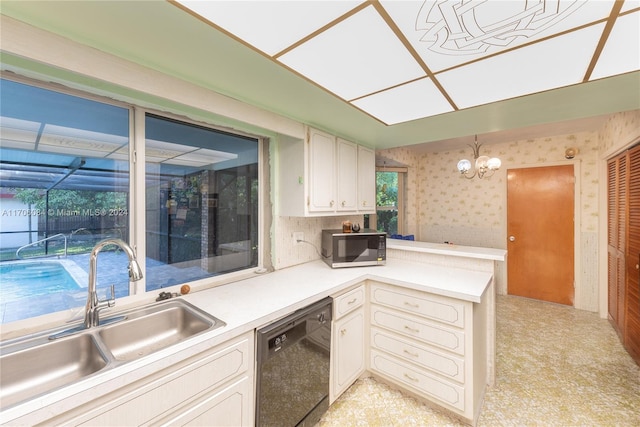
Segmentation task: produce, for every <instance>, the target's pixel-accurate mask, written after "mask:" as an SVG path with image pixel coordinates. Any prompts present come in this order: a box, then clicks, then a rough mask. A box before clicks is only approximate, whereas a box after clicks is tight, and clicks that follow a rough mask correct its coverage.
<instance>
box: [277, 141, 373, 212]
mask: <svg viewBox="0 0 640 427" xmlns="http://www.w3.org/2000/svg"><path fill="white" fill-rule="evenodd" d="M277 152H278V160H277V162H278V163H277V175H278V179H277V182H278V187H277V191H278V209H277V212H278V214H279V215H282V216H332V215H349V214H364V213H375V153H374V151H373V150H371V149H368V148H365V147H362V146H359V145H357V144H355V143H353V142H350V141H346V140H344V139H341V138H336V137H335V136H333V135H330V134H328V133H326V132H322V131H320V130H317V129H312V128H308V130H307V133H306V138H305V140H304V141H302V140H300V139H293V138H287V137H280V138H279V139H278V142H277Z"/></svg>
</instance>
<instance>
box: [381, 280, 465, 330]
mask: <svg viewBox="0 0 640 427" xmlns="http://www.w3.org/2000/svg"><path fill="white" fill-rule="evenodd" d="M371 302H372V303H377V304H382V305H386V306H389V307H393V308H397V309H398V310H402V311H406V312H408V313H412V314H417V315H419V316H422V317H426V318H428V319H431V320H436V321H438V322H442V323H445V324H447V325H450V326H457V327H459V328H464V307H465V304H464V303H463V302H460V301H455V300H452V299H450V298H447V297H441V296H439V295H432V294H426V293H424V292H419V291H414V290H411V289H403V288H398V287H394V286H386V285H382V284H379V283H373V284H372V285H371Z"/></svg>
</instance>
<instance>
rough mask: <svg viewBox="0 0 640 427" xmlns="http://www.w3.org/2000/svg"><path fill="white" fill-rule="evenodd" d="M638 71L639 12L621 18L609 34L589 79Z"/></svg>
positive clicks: (639, 59)
mask: <svg viewBox="0 0 640 427" xmlns="http://www.w3.org/2000/svg"><path fill="white" fill-rule="evenodd" d="M637 69H640V12H635V13H630V14H628V15H625V16H621V17H619V18H618V19H617V20H616V24H615V25H614V27H613V29H612V30H611V34H609V38H608V39H607V43H606V44H605V45H604V49H603V50H602V53H601V54H600V58H599V59H598V62H597V64H596V67H595V68H594V70H593V73H592V74H591V79H592V80H593V79H598V78H602V77H608V76H613V75H616V74H622V73H627V72H630V71H634V70H637Z"/></svg>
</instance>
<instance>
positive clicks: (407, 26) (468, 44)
mask: <svg viewBox="0 0 640 427" xmlns="http://www.w3.org/2000/svg"><path fill="white" fill-rule="evenodd" d="M381 4H382V6H383V7H384V8H385V9H386V10H387V12H388V13H389V15H390V16H391V17H392V19H393V20H394V21H395V22H396V23H397V25H398V26H399V28H400V29H401V31H402V33H403V34H404V35H405V37H406V38H407V40H408V41H409V42H410V43H411V45H412V46H413V48H414V49H415V50H416V52H417V53H418V54H419V55H420V57H421V58H422V60H423V61H424V62H425V64H426V65H427V66H428V67H429V69H430V70H431V71H433V72H437V71H440V70H444V69H447V68H450V67H454V66H457V65H460V64H463V63H466V62H469V61H472V60H476V59H479V58H483V57H486V56H488V55H491V54H495V53H498V52H501V51H505V50H507V49H512V48H514V47H517V46H520V45H523V44H526V43H530V42H532V41H534V40H539V39H541V38H543V37H548V36H551V35H554V34H559V33H562V32H564V31H567V30H569V29H571V28H574V27H577V26H581V25H584V24H588V23H592V22H594V21H597V20H600V19H605V18H607V17H608V16H609V14H610V13H611V9H612V7H613V4H614V2H613V1H612V0H610V1H595V2H586V1H584V0H569V1H567V0H539V1H469V2H461V1H449V0H436V1H389V0H383V1H381Z"/></svg>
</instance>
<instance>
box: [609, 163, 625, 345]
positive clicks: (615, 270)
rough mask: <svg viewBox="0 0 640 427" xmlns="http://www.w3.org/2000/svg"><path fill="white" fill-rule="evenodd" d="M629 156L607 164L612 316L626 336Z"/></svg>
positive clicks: (610, 315)
mask: <svg viewBox="0 0 640 427" xmlns="http://www.w3.org/2000/svg"><path fill="white" fill-rule="evenodd" d="M626 170H627V161H626V156H625V155H623V156H619V157H617V158H614V159H612V160H610V161H609V163H608V194H607V203H608V213H607V214H608V233H607V235H608V244H607V258H608V267H609V317H610V319H611V321H612V323H613V324H614V326H615V327H616V330H617V332H618V333H619V334H620V335H621V337H622V336H623V334H624V313H625V306H624V298H625V292H624V291H625V282H624V280H625V274H624V261H625V259H624V249H625V246H624V243H625V230H626V197H625V195H626Z"/></svg>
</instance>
